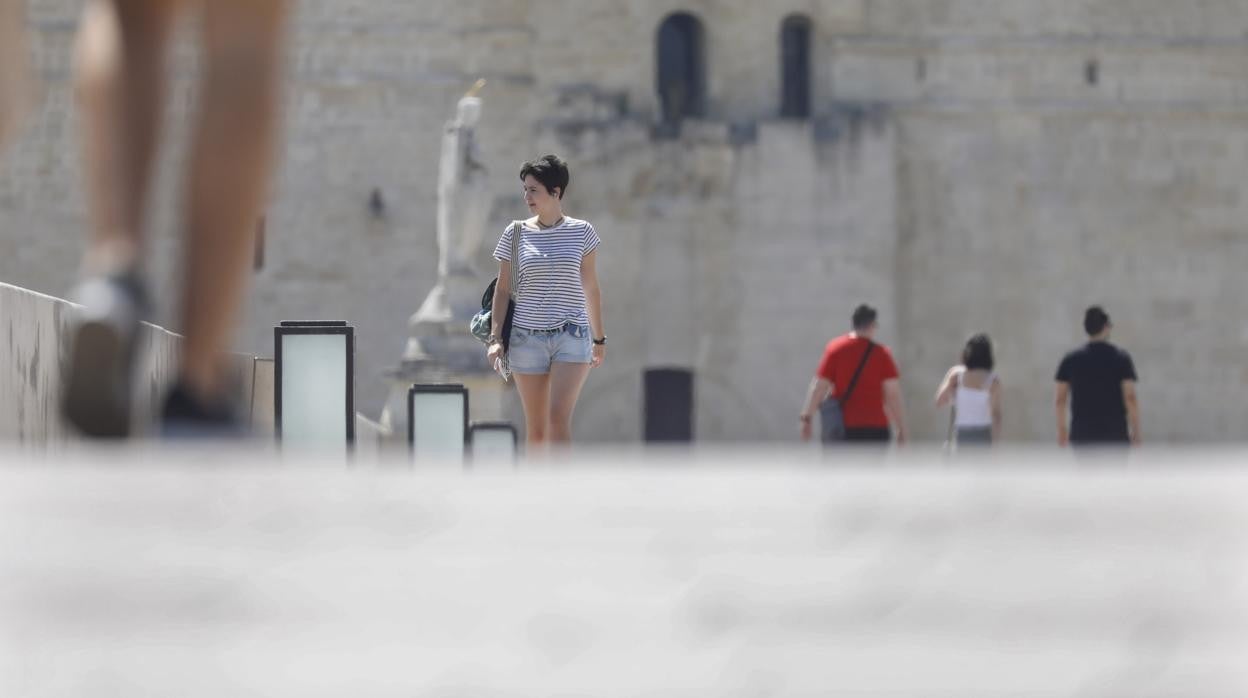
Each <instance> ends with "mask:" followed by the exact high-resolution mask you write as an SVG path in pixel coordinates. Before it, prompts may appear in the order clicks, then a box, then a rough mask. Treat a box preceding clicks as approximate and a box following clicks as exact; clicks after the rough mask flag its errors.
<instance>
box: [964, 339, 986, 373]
mask: <svg viewBox="0 0 1248 698" xmlns="http://www.w3.org/2000/svg"><path fill="white" fill-rule="evenodd" d="M962 365H963V366H966V368H967V369H968V370H975V369H977V368H978V369H983V370H985V371H991V370H992V366H993V361H992V340H990V339H988V335H986V334H983V333H980V334H977V335H975V336H973V337H971V338H970V339H968V340H966V348H964V349H963V350H962Z"/></svg>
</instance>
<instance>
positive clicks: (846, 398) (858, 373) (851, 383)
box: [837, 341, 875, 407]
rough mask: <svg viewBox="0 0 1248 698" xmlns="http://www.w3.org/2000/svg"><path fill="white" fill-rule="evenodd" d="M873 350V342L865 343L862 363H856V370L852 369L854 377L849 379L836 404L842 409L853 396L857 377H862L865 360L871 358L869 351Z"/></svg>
mask: <svg viewBox="0 0 1248 698" xmlns="http://www.w3.org/2000/svg"><path fill="white" fill-rule="evenodd" d="M874 348H875V342H872V341H868V342H867V350H866V351H864V352H862V361H859V362H858V368H856V369H854V377H853V378H850V379H849V385H848V386H846V387H845V394H844V395H842V396H841V398H840V399H839V400H837V402H839V403H841V406H842V407H844V406H845V403H847V402H849V398H850V396H851V395H853V394H854V388H855V387H856V386H857V385H858V377H859V376H861V375H862V369H863V367H864V366H866V365H867V359H869V358H871V350H872V349H874Z"/></svg>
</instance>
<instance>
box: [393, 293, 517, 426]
mask: <svg viewBox="0 0 1248 698" xmlns="http://www.w3.org/2000/svg"><path fill="white" fill-rule="evenodd" d="M471 281H472V283H473V284H474V286H475V285H479V283H480V282H479V281H477V280H475V279H471ZM467 288H468V286H467V283H466V279H464V278H456V277H455V276H451V277H448V279H447V283H446V284H439V285H438V286H436V287H435V288H434V289H433V291H431V292H430V293H429V296H428V297H427V298H426V299H425V302H424V303H423V304H422V305H421V308H420V310H418V311H417V312H416V314H415V315H413V316H412V318H411V320H410V322H409V324H410V325H411V327H412V335H411V337H410V338H408V340H407V347H406V348H405V349H404V351H403V359H402V360H401V361H400V363H399V365H398V366H397V367H395V368H393V369H391V370H389V371H387V375H388V376H389V377H390V379H391V389H390V395H389V397H388V398H387V399H386V406H385V408H384V409H383V410H382V414H381V420H380V422H381V425H382V427H383V428H385V429H388V430H389V437H388V438H389V440H391V441H400V442H402V441H405V440H406V439H407V391H408V389H409V388H410V387H411V386H412V384H414V383H459V384H461V385H463V386H464V387H466V388H468V418H469V420H470V421H484V420H489V421H499V420H503V421H513V422H515V421H516V420H515V417H514V415H516V414H518V413H519V411H518V410H517V409H516V407H515V405H516V403H517V398H516V397H515V396H514V388H513V385H514V383H513V382H510V381H507V382H505V381H503V379H502V377H501V376H499V375H498V373H497V372H495V371H494V369H493V367H492V366H490V364H489V362H488V361H487V360H486V356H485V345H483V344H482V343H481V342H480V341H478V340H477V338H476V337H473V336H472V334H471V333H469V332H468V322H469V320H470V319H471V318H472V315H473V314H474V313H476V311H477V310H478V309H480V307H481V295H480V294H481V291H482V290H483V289H475V294H476V298H475V299H474V300H473V301H472V303H470V304H467V303H466V302H465V300H464V299H465V298H466V297H467V295H466V289H467ZM456 305H458V307H456ZM519 427H520V425H519V424H517V428H519Z"/></svg>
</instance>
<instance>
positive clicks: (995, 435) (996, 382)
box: [988, 378, 1001, 444]
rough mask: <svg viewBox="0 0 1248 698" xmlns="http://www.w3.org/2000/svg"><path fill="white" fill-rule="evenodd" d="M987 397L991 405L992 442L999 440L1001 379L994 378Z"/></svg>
mask: <svg viewBox="0 0 1248 698" xmlns="http://www.w3.org/2000/svg"><path fill="white" fill-rule="evenodd" d="M988 399H989V402H990V404H991V407H992V442H993V443H994V444H995V443H997V442H998V441H1000V440H1001V379H1000V378H994V379H993V381H992V386H991V387H989V388H988Z"/></svg>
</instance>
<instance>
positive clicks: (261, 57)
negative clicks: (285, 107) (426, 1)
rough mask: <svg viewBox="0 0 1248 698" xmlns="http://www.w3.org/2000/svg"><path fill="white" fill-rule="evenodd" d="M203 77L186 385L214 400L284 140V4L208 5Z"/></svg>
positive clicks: (237, 1)
mask: <svg viewBox="0 0 1248 698" xmlns="http://www.w3.org/2000/svg"><path fill="white" fill-rule="evenodd" d="M203 7H204V26H203V40H204V53H205V59H206V60H205V75H204V79H203V85H202V88H201V94H200V105H201V106H200V111H199V122H198V125H197V128H196V131H195V140H194V143H193V145H192V148H191V153H192V155H191V169H190V173H189V181H188V192H187V197H186V199H187V210H186V228H187V232H188V234H189V237H188V239H187V241H186V259H185V269H186V271H185V283H184V285H183V289H182V294H183V295H182V330H183V332H184V333H185V334H186V343H185V345H184V348H183V355H182V381H183V383H184V385H186V386H187V387H188V388H190V390H191V391H192V393H194V394H196V395H198V396H200V397H203V398H209V399H214V398H216V397H219V396H220V394H221V393H222V392H223V386H222V385H221V379H222V375H223V365H222V357H223V356H224V354H225V352H226V351H227V350H228V348H229V343H230V340H231V336H232V333H233V330H234V325H235V321H236V319H237V316H238V311H239V308H240V306H241V304H242V300H243V296H244V291H245V289H246V285H247V275H248V272H249V269H250V262H251V256H252V253H253V242H254V241H253V234H254V231H255V226H256V221H257V219H258V217H259V214H260V210H261V208H262V206H263V203H264V201H265V199H266V198H267V197H268V195H269V175H270V171H271V169H272V161H273V155H274V142H275V140H276V138H277V131H278V116H279V105H280V100H281V89H280V88H281V76H282V70H281V66H282V57H283V47H284V43H283V37H284V32H283V26H284V24H285V19H286V14H287V2H286V1H285V0H209V1H208V2H205V3H203Z"/></svg>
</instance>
